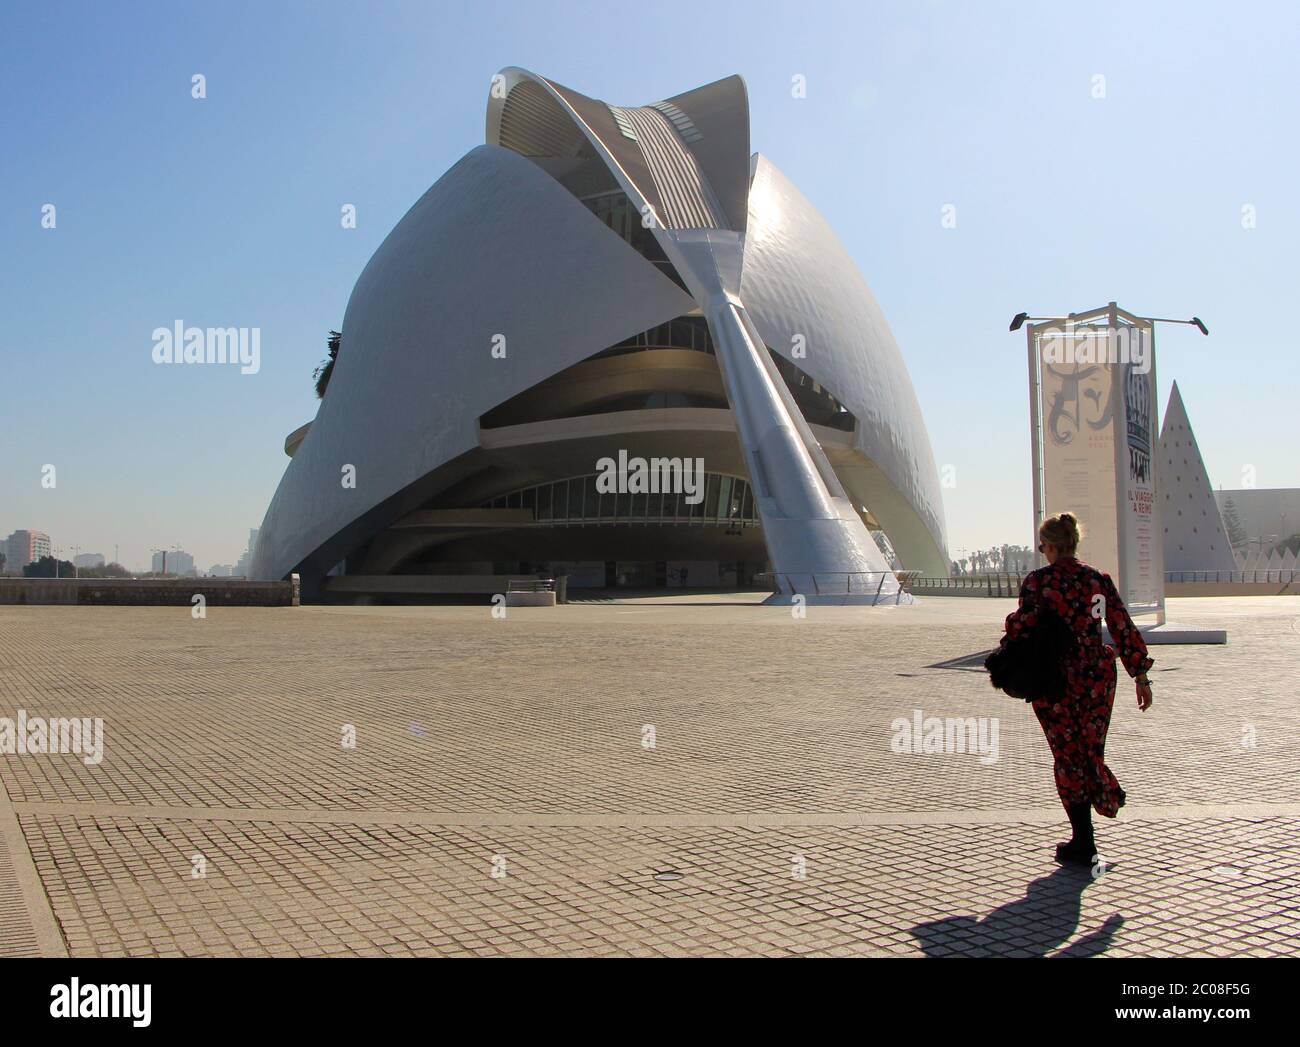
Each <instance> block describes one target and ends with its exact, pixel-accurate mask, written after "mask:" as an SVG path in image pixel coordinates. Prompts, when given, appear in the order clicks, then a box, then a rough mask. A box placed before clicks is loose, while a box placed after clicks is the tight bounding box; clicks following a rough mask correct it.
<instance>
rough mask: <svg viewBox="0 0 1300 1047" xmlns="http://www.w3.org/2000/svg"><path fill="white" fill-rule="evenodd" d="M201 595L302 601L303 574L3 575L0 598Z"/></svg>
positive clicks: (66, 600)
mask: <svg viewBox="0 0 1300 1047" xmlns="http://www.w3.org/2000/svg"><path fill="white" fill-rule="evenodd" d="M196 595H202V596H203V598H204V600H206V601H207V605H208V606H209V607H297V606H298V578H297V575H295V576H294V578H293V580H292V581H288V582H249V581H245V580H244V579H243V578H0V604H82V605H86V604H99V605H116V606H134V607H153V606H165V607H180V606H184V607H191V606H193V604H194V597H195V596H196Z"/></svg>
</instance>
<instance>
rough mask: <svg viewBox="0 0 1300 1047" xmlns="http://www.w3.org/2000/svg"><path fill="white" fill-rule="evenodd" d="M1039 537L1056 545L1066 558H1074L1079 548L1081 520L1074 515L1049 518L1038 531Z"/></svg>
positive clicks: (1068, 514) (1066, 514) (1067, 514)
mask: <svg viewBox="0 0 1300 1047" xmlns="http://www.w3.org/2000/svg"><path fill="white" fill-rule="evenodd" d="M1038 535H1039V537H1040V538H1041V539H1042V540H1043V541H1044V542H1046V543H1047V544H1048V545H1054V546H1056V548H1058V549H1060V550H1061V552H1063V553H1064V554H1065V555H1066V556H1073V555H1074V553H1075V551H1076V550H1077V549H1078V548H1079V537H1080V535H1079V520H1078V517H1076V516H1075V515H1074V514H1073V513H1061V514H1059V515H1057V516H1049V517H1048V518H1047V519H1046V520H1044V521H1043V525H1042V526H1041V527H1040V528H1039V529H1038Z"/></svg>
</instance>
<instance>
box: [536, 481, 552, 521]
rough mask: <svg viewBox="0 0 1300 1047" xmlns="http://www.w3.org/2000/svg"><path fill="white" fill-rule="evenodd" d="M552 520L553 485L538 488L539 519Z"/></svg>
mask: <svg viewBox="0 0 1300 1047" xmlns="http://www.w3.org/2000/svg"><path fill="white" fill-rule="evenodd" d="M550 518H551V485H550V484H544V485H542V486H541V487H539V488H537V519H539V520H549V519H550Z"/></svg>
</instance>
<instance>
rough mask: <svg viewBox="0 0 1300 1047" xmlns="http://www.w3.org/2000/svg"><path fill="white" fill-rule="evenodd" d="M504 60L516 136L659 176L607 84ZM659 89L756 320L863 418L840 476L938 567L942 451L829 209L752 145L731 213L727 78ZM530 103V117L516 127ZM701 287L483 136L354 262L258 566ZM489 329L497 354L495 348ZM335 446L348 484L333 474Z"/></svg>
mask: <svg viewBox="0 0 1300 1047" xmlns="http://www.w3.org/2000/svg"><path fill="white" fill-rule="evenodd" d="M503 77H504V81H503V82H504V83H505V84H506V85H507V88H508V90H507V94H508V91H509V90H513V89H514V88H515V87H517V86H520V85H529V86H528V87H527V89H528V90H529V91H531V92H533V94H532V95H531V96H530V97H529V98H528V99H526V102H527V104H526V105H521V106H520V107H518V108H517V110H516V114H515V115H514V116H512V117H511V119H512V120H513V121H514V122H515V126H514V128H513V130H512V132H511V134H512V135H513V136H514V137H515V138H516V139H517V140H519V141H538V142H541V143H542V145H543V147H551V148H553V147H554V146H555V144H556V143H557V142H558V143H562V144H563V143H567V142H569V141H573V142H580V141H581V139H583V138H585V139H586V140H587V141H589V142H591V143H592V145H593V146H594V147H595V148H596V149H597V151H598V154H599V155H601V156H602V158H603V159H604V160H605V162H606V163H607V164H610V165H611V170H612V169H613V167H614V166H618V167H619V170H618V171H617V172H615V173H616V175H618V176H620V177H619V181H620V183H622V184H624V185H625V187H626V186H628V185H629V183H630V182H635V185H636V186H637V187H638V188H639V187H641V186H647V190H646V192H647V197H649V196H651V195H653V194H654V192H655V188H654V187H653V186H650V185H649V183H648V181H647V179H646V177H645V175H644V174H643V173H637V174H636V178H635V179H631V178H629V173H628V171H627V170H624V169H623V168H624V167H628V168H634V165H635V163H636V160H637V154H636V153H635V151H634V150H632V149H630V148H629V145H630V144H631V145H634V144H635V143H629V142H628V141H625V140H623V139H622V138H619V140H618V141H614V140H612V139H613V136H612V135H611V133H610V129H611V128H613V129H614V131H615V134H617V126H616V124H615V116H614V115H613V111H612V110H609V109H608V107H605V105H604V103H601V102H597V101H596V100H593V99H589V98H586V97H585V96H582V95H578V94H577V93H576V92H572V91H569V90H568V89H566V88H562V87H560V86H559V85H556V84H553V83H551V82H550V81H545V80H543V79H542V78H541V77H537V76H535V75H534V74H531V73H527V72H526V71H524V70H507V71H506V72H505V74H503ZM670 101H671V102H672V103H674V104H675V105H677V107H678V109H679V112H680V113H685V114H686V116H687V117H688V118H689V119H693V120H698V122H699V126H700V127H702V128H704V129H705V131H707V138H708V141H707V144H705V145H701V144H699V143H695V144H693V145H692V146H691V148H692V152H693V155H694V156H695V159H696V160H697V161H698V162H699V164H700V168H701V170H702V171H704V172H706V173H707V174H708V175H709V176H710V177H711V178H712V179H713V180H714V181H716V182H717V186H718V188H717V189H716V192H717V194H718V195H717V199H718V200H719V201H720V202H721V205H722V206H723V208H724V210H725V211H726V213H727V214H728V216H729V218H730V224H731V227H732V229H740V230H745V229H746V224H747V226H748V228H747V230H746V233H745V248H744V255H743V272H742V281H741V295H742V297H743V299H744V301H745V303H746V306H747V308H748V311H749V314H750V316H751V318H752V320H753V322H754V324H755V326H756V327H757V329H758V332H759V334H761V336H762V337H763V339H764V340H765V341H766V342H767V343H768V344H769V345H770V346H771V347H772V348H773V349H774V350H776V351H777V352H778V353H781V354H782V355H784V356H786V357H787V358H789V359H792V360H793V362H794V363H795V364H796V365H797V366H799V367H800V368H801V369H802V370H804V371H805V372H806V373H808V374H809V375H810V376H811V377H812V378H813V379H815V380H816V381H818V382H819V383H821V384H822V385H823V386H825V387H826V388H827V389H828V390H829V391H830V392H831V394H832V395H834V396H835V397H836V398H837V399H839V400H840V402H841V403H843V404H844V405H845V406H846V407H848V409H849V410H850V411H852V412H853V414H854V415H855V416H856V417H857V419H858V422H859V429H858V432H857V434H856V437H855V446H856V448H857V450H858V451H860V452H861V455H862V456H865V460H864V459H863V458H862V457H858V456H854V458H855V460H854V461H853V462H848V463H846V462H843V461H837V463H836V470H837V472H840V474H841V479H842V482H843V484H844V486H845V488H846V489H848V490H849V492H850V493H851V494H852V495H853V497H854V499H855V500H860V501H861V502H862V504H866V505H867V506H868V507H869V508H870V510H871V512H872V513H873V514H874V515H875V517H876V518H877V519H878V520H879V521H880V522H881V524H882V526H883V527H884V528H885V530H886V532H887V533H888V534H889V537H890V540H891V541H892V543H893V545H894V547H895V549H896V550H897V551H898V552H899V554H900V556H901V557H902V559H903V561H904V563H905V564H906V565H907V566H910V567H919V568H922V569H925V570H928V571H937V572H941V573H946V570H947V554H946V546H945V537H944V526H943V515H942V504H941V501H940V495H939V484H938V476H937V472H936V469H935V464H934V459H933V454H932V452H931V449H930V444H929V439H928V437H927V435H926V432H925V427H924V424H923V422H922V419H921V414H920V408H919V406H918V404H917V401H916V396H915V393H914V392H913V390H912V386H911V382H910V380H909V378H908V375H907V370H906V367H905V365H904V363H903V360H902V355H901V353H900V352H899V350H898V346H897V344H896V343H895V342H894V339H893V336H892V334H891V333H890V331H889V328H888V325H887V324H886V323H885V320H884V317H883V315H882V314H881V311H880V308H879V306H878V305H877V303H876V301H875V299H874V297H873V296H872V294H871V291H870V290H869V288H868V287H867V285H866V283H865V281H863V279H862V277H861V275H860V274H859V273H858V271H857V269H856V267H855V266H854V264H853V262H852V259H851V258H850V257H849V256H848V254H847V252H845V250H844V248H843V246H842V245H841V244H840V242H839V240H838V239H837V238H836V237H835V235H834V234H833V233H832V232H831V230H830V228H829V226H828V225H827V223H826V222H825V220H824V219H823V218H822V217H821V216H820V215H819V214H818V213H817V211H816V210H815V209H814V208H813V207H812V205H811V204H810V203H809V202H808V201H807V200H806V199H805V198H804V196H803V195H802V194H801V193H799V191H798V190H797V189H795V188H794V186H793V185H792V184H791V183H790V182H789V181H788V180H787V179H786V178H785V177H784V176H783V175H782V174H781V173H780V172H779V171H778V170H777V169H776V168H775V167H773V166H772V165H771V164H770V163H769V162H767V161H766V160H765V159H763V158H761V157H755V158H754V160H753V164H754V166H753V178H752V186H751V187H749V189H748V201H747V202H748V210H747V215H745V216H744V217H740V218H738V217H737V212H738V204H737V200H738V199H739V197H738V194H740V195H741V196H743V194H744V192H745V187H744V184H743V179H740V178H738V177H737V170H736V169H737V162H736V159H735V158H736V156H737V155H741V156H743V155H744V154H743V153H741V154H738V153H737V150H738V149H743V150H745V151H746V152H747V150H748V141H749V138H748V111H747V101H746V97H745V92H744V85H743V82H742V81H740V79H739V78H738V77H733V78H729V79H728V80H723V81H718V82H717V83H716V84H711V85H707V86H706V87H703V88H699V89H697V90H696V91H693V92H688V93H686V94H683V95H679V96H677V97H676V98H675V99H672V100H670ZM504 108H505V100H504V99H503V98H502V97H500V96H499V95H497V94H496V93H495V92H494V98H493V100H492V101H491V102H490V103H489V110H488V137H489V142H495V141H497V140H505V139H503V137H502V135H501V129H502V116H503V112H504ZM534 112H535V113H537V114H539V115H538V116H537V120H538V124H537V126H536V127H535V128H530V127H529V126H527V125H526V124H525V125H524V126H523V128H522V130H521V129H520V121H521V120H523V121H527V120H528V119H530V118H531V115H530V114H532V113H534ZM557 113H559V114H563V118H564V119H572V120H573V121H574V125H573V126H572V128H571V130H572V131H574V132H577V133H576V134H571V135H570V133H569V132H566V131H565V127H564V125H563V124H562V123H560V122H557V116H556V114H557ZM520 114H522V115H520ZM606 124H608V127H606V126H605V125H606ZM566 135H568V136H569V137H566ZM602 136H603V137H602ZM566 148H567V145H566ZM696 304H697V303H696V302H695V301H694V300H693V299H692V298H691V297H690V296H689V295H688V294H686V293H685V292H684V291H682V290H681V289H680V288H679V287H678V286H677V285H676V284H675V283H673V282H672V281H671V280H670V279H668V278H667V277H665V276H664V275H663V274H662V273H661V272H660V271H659V270H658V269H657V268H656V267H655V266H654V265H653V264H651V263H650V262H648V261H646V260H645V259H644V258H642V257H641V256H640V255H639V254H638V253H637V252H636V251H634V250H633V249H632V248H631V247H630V246H629V245H628V244H626V243H625V242H624V241H623V240H622V239H621V238H620V237H619V236H617V235H616V234H614V233H612V232H611V231H610V230H609V229H607V228H606V227H605V225H604V224H603V223H602V222H601V221H600V220H599V219H597V218H596V217H595V216H594V215H592V214H591V213H590V212H589V211H588V210H587V208H586V207H585V206H584V205H583V204H582V203H580V202H579V201H578V200H577V199H576V198H574V197H573V196H572V195H570V193H569V192H568V190H566V189H565V188H564V187H563V186H562V185H561V184H560V183H559V182H558V181H556V180H555V179H554V178H552V177H551V175H550V174H548V173H546V171H545V170H544V169H543V167H542V166H540V165H539V164H538V163H534V162H533V161H531V160H529V159H527V158H525V156H523V155H520V153H518V152H515V151H512V150H511V149H507V148H503V147H502V146H498V145H495V144H488V145H485V146H480V147H478V148H477V149H474V150H472V151H471V152H470V153H468V154H467V155H466V156H465V157H464V158H462V159H461V160H460V161H459V162H458V163H457V164H456V165H455V166H453V167H452V168H451V170H449V171H448V172H447V173H446V174H445V175H444V176H443V177H442V178H441V179H439V180H438V182H437V183H436V184H435V185H434V186H433V187H432V188H431V189H430V190H429V191H428V192H426V193H425V194H424V196H423V197H421V199H420V200H419V201H418V202H417V203H416V204H415V205H414V206H413V207H412V208H411V210H410V211H409V212H408V213H407V214H406V216H405V217H403V218H402V220H401V221H400V222H399V223H398V224H397V226H396V227H395V228H394V229H393V231H392V232H391V233H390V234H389V235H388V237H387V238H386V239H385V240H384V242H383V243H382V244H381V245H380V247H379V249H378V250H377V251H376V252H375V255H374V257H372V258H371V260H370V262H369V263H368V264H367V266H366V268H365V270H364V271H363V272H362V274H361V277H360V278H359V279H358V281H357V284H356V286H355V288H354V289H353V292H352V296H351V298H350V299H349V302H348V307H347V312H346V314H345V317H344V322H343V333H344V337H343V348H342V350H341V352H340V353H339V357H338V361H337V363H336V365H335V369H334V373H333V375H332V377H331V380H330V387H329V393H328V395H327V396H326V397H325V399H324V400H323V401H322V402H321V406H320V409H319V411H318V414H317V417H316V420H315V421H314V423H313V424H312V426H311V429H310V431H309V432H308V433H307V436H306V438H305V439H304V440H303V442H302V444H301V446H300V447H299V449H298V450H297V452H296V454H295V456H294V458H293V459H292V461H291V462H290V464H289V467H288V469H287V470H286V472H285V476H284V478H283V480H282V481H281V483H280V486H279V488H278V490H277V491H276V494H275V496H274V498H273V499H272V502H271V505H270V507H269V508H268V510H267V514H266V517H265V519H264V521H263V523H262V527H261V531H260V534H259V540H258V546H257V549H256V550H255V553H254V557H253V563H252V567H251V574H252V576H253V577H262V578H278V577H284V576H285V575H287V574H288V573H289V572H291V571H294V570H304V571H308V572H313V573H316V574H323V573H324V572H325V571H327V570H328V569H330V568H331V567H332V566H333V565H334V564H335V563H337V562H338V560H339V559H341V558H342V557H343V556H345V555H347V554H348V553H349V552H350V550H351V549H352V548H353V547H354V546H356V545H357V544H358V543H359V542H362V541H364V540H365V539H367V538H369V537H370V536H372V535H373V534H375V533H377V532H378V531H379V530H382V529H383V528H384V527H385V526H387V525H388V524H389V523H391V522H392V521H393V520H394V519H396V518H397V517H399V516H401V515H403V514H405V513H406V512H408V511H410V510H412V509H414V508H416V507H418V506H419V505H420V504H422V503H423V502H425V501H427V499H428V498H430V497H431V496H432V495H434V494H436V493H437V492H438V491H440V490H442V489H443V488H445V487H446V486H448V485H449V484H450V483H452V482H454V481H455V480H457V479H458V478H459V477H460V473H458V471H457V470H458V468H459V467H460V466H459V463H460V462H462V460H463V459H464V458H465V456H468V455H469V454H470V453H471V452H473V451H474V450H475V449H476V448H477V447H478V446H479V433H478V426H477V421H478V418H479V417H480V416H481V415H483V414H484V413H486V412H487V411H489V410H490V409H492V408H493V407H496V406H497V405H499V404H501V403H503V402H505V401H506V400H508V399H510V398H511V397H512V396H515V395H516V394H518V393H520V392H523V391H524V390H526V389H529V388H531V387H532V386H534V385H536V384H537V383H539V382H541V381H542V380H543V379H545V378H547V377H549V376H551V375H553V374H556V373H558V372H559V371H562V370H564V369H565V368H567V367H569V366H571V365H573V364H575V363H578V362H580V361H582V360H584V359H586V358H588V357H590V356H592V355H593V354H595V353H597V352H599V351H601V350H602V349H605V348H607V347H608V346H610V345H613V344H615V343H617V342H619V341H621V340H622V339H624V338H627V337H629V336H631V335H633V334H636V333H638V332H640V331H644V330H646V329H648V328H651V327H653V326H655V325H656V324H660V323H663V322H665V321H667V320H669V319H672V318H674V317H677V316H681V315H683V314H685V313H688V312H691V311H692V310H694V309H695V308H696ZM795 334H802V335H803V336H804V338H805V342H806V345H807V355H806V356H804V357H802V358H794V357H793V356H792V354H791V339H792V338H793V336H794V335H795ZM497 335H503V336H504V337H505V345H506V357H505V359H494V358H493V357H492V354H491V348H492V345H493V340H494V337H495V336H497ZM347 466H352V467H354V469H355V474H356V486H355V487H354V488H353V487H345V486H343V484H342V482H341V479H342V476H343V472H344V469H345V467H347Z"/></svg>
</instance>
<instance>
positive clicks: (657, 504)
mask: <svg viewBox="0 0 1300 1047" xmlns="http://www.w3.org/2000/svg"><path fill="white" fill-rule="evenodd" d="M663 498H664V496H663V495H662V494H649V495H646V507H645V515H646V519H647V520H658V519H659V518H660V517H661V516H663Z"/></svg>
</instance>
